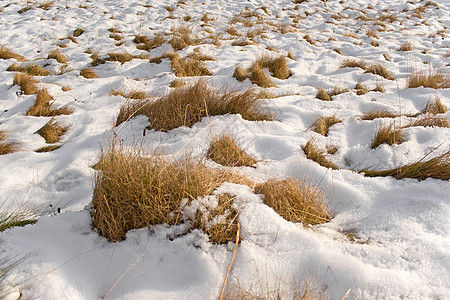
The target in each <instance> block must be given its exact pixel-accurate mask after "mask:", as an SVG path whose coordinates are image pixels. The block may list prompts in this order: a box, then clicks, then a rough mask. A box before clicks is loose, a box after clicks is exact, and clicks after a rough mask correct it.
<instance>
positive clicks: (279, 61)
mask: <svg viewBox="0 0 450 300" xmlns="http://www.w3.org/2000/svg"><path fill="white" fill-rule="evenodd" d="M258 66H259V67H261V68H263V69H264V68H267V69H269V72H270V73H271V74H272V76H273V77H275V78H278V79H281V80H283V79H287V78H289V77H290V76H291V72H290V70H289V68H288V66H287V62H286V57H284V56H269V55H263V56H260V57H258V58H257V59H256V60H255V61H254V62H253V64H252V67H250V71H253V69H254V67H258Z"/></svg>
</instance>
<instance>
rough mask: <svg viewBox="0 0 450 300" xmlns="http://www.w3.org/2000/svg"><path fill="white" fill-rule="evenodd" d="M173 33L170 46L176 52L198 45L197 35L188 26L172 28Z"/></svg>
mask: <svg viewBox="0 0 450 300" xmlns="http://www.w3.org/2000/svg"><path fill="white" fill-rule="evenodd" d="M171 32H172V38H171V39H170V40H169V44H170V45H172V48H173V50H175V51H179V50H183V49H184V48H186V47H187V46H192V45H196V44H197V40H196V37H195V35H194V34H193V33H192V31H191V29H190V28H189V27H187V26H179V27H172V29H171Z"/></svg>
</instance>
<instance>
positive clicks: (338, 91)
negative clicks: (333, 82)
mask: <svg viewBox="0 0 450 300" xmlns="http://www.w3.org/2000/svg"><path fill="white" fill-rule="evenodd" d="M349 91H350V90H349V89H347V88H342V87H339V86H334V87H333V90H332V91H331V93H329V95H330V97H333V96H337V95H340V94H343V93H347V92H349Z"/></svg>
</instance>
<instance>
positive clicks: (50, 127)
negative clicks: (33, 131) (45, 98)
mask: <svg viewBox="0 0 450 300" xmlns="http://www.w3.org/2000/svg"><path fill="white" fill-rule="evenodd" d="M67 129H68V128H67V127H64V126H62V125H60V124H59V123H58V122H57V121H56V120H55V119H53V118H52V119H51V120H50V121H48V122H47V123H46V124H45V125H44V126H43V127H42V128H41V129H39V130H38V131H37V133H39V134H40V135H41V136H42V137H43V138H44V139H45V142H46V143H49V144H53V143H57V142H59V139H60V138H61V136H62V135H63V134H64V133H65V132H66V131H67Z"/></svg>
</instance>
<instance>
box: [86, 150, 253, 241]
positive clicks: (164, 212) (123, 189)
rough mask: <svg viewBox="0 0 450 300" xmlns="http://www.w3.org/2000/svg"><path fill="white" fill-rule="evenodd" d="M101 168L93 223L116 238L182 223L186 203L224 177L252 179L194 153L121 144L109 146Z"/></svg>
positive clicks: (241, 181)
mask: <svg viewBox="0 0 450 300" xmlns="http://www.w3.org/2000/svg"><path fill="white" fill-rule="evenodd" d="M96 168H97V169H98V170H99V171H100V172H98V173H97V176H96V178H95V186H94V196H93V200H92V204H93V210H92V227H93V228H95V229H96V230H97V232H98V234H100V235H101V236H104V237H106V238H107V239H108V240H110V241H120V240H123V239H125V235H126V233H127V231H129V230H131V229H136V228H142V227H148V226H151V225H155V224H165V223H166V224H169V225H177V224H180V223H181V222H182V221H183V216H182V208H183V207H181V206H182V203H183V206H187V205H189V204H190V203H191V202H192V201H194V200H196V199H198V198H199V197H204V196H207V195H211V194H212V193H213V192H214V190H216V189H217V188H218V187H219V186H220V185H221V184H223V183H224V182H234V183H239V184H251V182H250V180H248V179H246V178H245V177H243V176H241V175H237V174H234V173H232V172H230V171H224V170H215V169H211V168H207V167H206V166H205V165H204V164H203V163H202V162H198V161H194V160H192V159H189V158H186V159H182V160H177V161H169V160H167V159H165V158H163V156H161V155H158V154H152V155H146V153H143V150H141V149H132V150H129V151H125V150H124V149H123V148H122V147H118V146H115V145H112V146H111V147H110V149H108V150H107V151H103V153H102V155H101V159H100V161H99V162H98V163H97V164H96ZM183 199H187V200H184V201H183ZM182 201H183V202H182ZM186 201H187V202H186ZM225 201H227V200H225ZM228 202H229V201H228ZM228 207H229V206H228ZM223 208H225V209H226V208H227V206H226V205H224V207H223ZM231 213H232V212H231ZM217 214H219V213H217ZM232 214H233V213H232ZM235 217H236V216H235ZM207 221H208V220H207ZM202 223H203V225H204V227H205V228H206V229H207V232H208V228H209V230H211V231H214V230H215V229H214V228H211V227H212V226H208V225H212V224H208V223H207V222H202ZM219 231H220V230H219ZM218 236H219V235H218ZM218 242H219V241H218Z"/></svg>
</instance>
